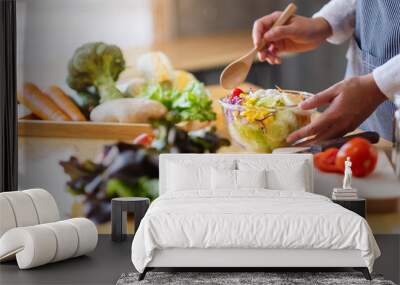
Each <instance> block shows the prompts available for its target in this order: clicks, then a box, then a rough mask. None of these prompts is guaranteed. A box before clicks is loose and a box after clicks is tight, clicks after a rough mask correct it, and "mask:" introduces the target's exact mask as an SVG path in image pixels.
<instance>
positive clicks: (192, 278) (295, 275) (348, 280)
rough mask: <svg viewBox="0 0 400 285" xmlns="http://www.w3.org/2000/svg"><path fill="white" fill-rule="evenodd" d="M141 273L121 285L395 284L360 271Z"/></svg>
mask: <svg viewBox="0 0 400 285" xmlns="http://www.w3.org/2000/svg"><path fill="white" fill-rule="evenodd" d="M138 276H139V274H138V273H126V274H122V275H121V277H120V278H119V279H118V281H117V285H136V284H138V285H146V284H157V285H164V284H169V285H186V284H213V285H236V284H237V285H239V284H240V285H247V284H252V285H253V284H266V285H278V284H279V285H298V284H310V285H311V284H317V285H320V284H321V285H322V284H324V285H358V284H368V285H395V283H393V282H392V281H388V280H384V279H383V277H382V276H380V275H372V277H373V280H372V281H368V280H366V279H365V278H364V276H363V275H362V274H361V273H359V272H148V273H147V274H146V277H145V279H144V280H142V281H138Z"/></svg>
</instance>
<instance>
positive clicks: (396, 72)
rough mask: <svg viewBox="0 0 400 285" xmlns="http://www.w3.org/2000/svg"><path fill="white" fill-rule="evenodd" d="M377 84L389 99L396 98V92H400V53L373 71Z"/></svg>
mask: <svg viewBox="0 0 400 285" xmlns="http://www.w3.org/2000/svg"><path fill="white" fill-rule="evenodd" d="M372 75H373V77H374V79H375V82H376V84H377V85H378V87H379V89H380V90H381V91H382V93H383V94H385V95H386V96H387V97H388V99H389V100H392V101H393V100H394V95H395V94H400V54H398V55H396V56H395V57H393V58H392V59H391V60H389V61H388V62H386V63H385V64H383V65H381V66H379V67H377V68H375V69H374V71H373V72H372Z"/></svg>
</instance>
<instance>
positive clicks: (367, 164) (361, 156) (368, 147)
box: [336, 138, 378, 177]
mask: <svg viewBox="0 0 400 285" xmlns="http://www.w3.org/2000/svg"><path fill="white" fill-rule="evenodd" d="M347 157H350V160H351V163H352V166H351V170H352V172H353V175H354V176H357V177H363V176H367V175H368V174H370V173H371V172H372V171H374V169H375V166H376V162H377V160H378V153H377V151H376V148H375V147H374V146H373V145H372V144H371V143H370V142H369V141H367V140H366V139H363V138H354V139H352V140H351V141H349V142H347V143H346V144H344V145H343V146H342V147H341V148H340V150H339V152H338V154H337V156H336V167H337V168H338V169H340V170H341V172H344V168H345V166H344V162H345V161H346V159H347Z"/></svg>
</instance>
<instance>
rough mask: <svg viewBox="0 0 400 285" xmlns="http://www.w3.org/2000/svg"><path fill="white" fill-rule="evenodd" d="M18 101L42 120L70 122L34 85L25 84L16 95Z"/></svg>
mask: <svg viewBox="0 0 400 285" xmlns="http://www.w3.org/2000/svg"><path fill="white" fill-rule="evenodd" d="M18 100H19V102H20V103H21V104H23V105H24V106H25V107H27V108H29V109H30V110H31V111H32V113H33V114H35V115H36V116H38V117H39V118H40V119H42V120H51V121H71V118H70V117H69V116H68V115H66V114H65V113H64V112H63V111H62V110H61V109H60V108H59V107H58V106H57V105H56V104H55V103H54V102H53V101H52V100H51V99H50V98H49V97H48V96H46V95H45V94H44V93H43V92H42V91H41V90H40V89H39V88H38V87H37V86H36V85H35V84H32V83H25V84H24V88H23V91H22V92H20V93H18Z"/></svg>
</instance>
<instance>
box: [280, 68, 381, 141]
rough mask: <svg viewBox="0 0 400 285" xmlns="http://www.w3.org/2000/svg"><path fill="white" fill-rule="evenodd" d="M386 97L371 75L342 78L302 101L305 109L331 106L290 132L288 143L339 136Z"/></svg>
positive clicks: (353, 126)
mask: <svg viewBox="0 0 400 285" xmlns="http://www.w3.org/2000/svg"><path fill="white" fill-rule="evenodd" d="M386 99H387V97H386V96H385V95H384V94H383V93H382V92H381V91H380V89H379V87H378V86H377V85H376V83H375V80H374V78H373V76H372V74H368V75H364V76H360V77H352V78H350V79H346V80H343V81H341V82H339V83H337V84H335V85H333V86H332V87H330V88H328V89H326V90H324V91H322V92H321V93H319V94H317V95H315V96H313V97H311V98H310V99H308V100H306V101H304V102H303V103H301V105H300V107H301V108H302V109H303V110H310V109H314V108H317V107H320V106H322V105H329V106H328V108H327V109H326V110H325V111H324V112H323V113H322V114H321V115H320V116H319V117H317V118H316V119H315V120H314V121H312V122H311V123H310V124H308V125H307V126H305V127H303V128H301V129H300V130H297V131H295V132H293V133H292V134H290V135H289V136H288V138H287V141H288V142H289V143H293V142H295V141H297V140H299V139H302V138H305V137H309V136H315V138H314V139H313V141H321V140H325V139H330V138H335V137H340V136H343V135H345V134H346V133H348V132H350V131H353V130H355V129H356V128H357V127H358V126H359V125H360V124H361V123H362V122H363V121H364V120H365V119H367V118H368V117H369V115H370V114H372V113H373V112H374V111H375V109H376V108H377V107H378V106H379V105H380V104H381V103H382V102H384V101H385V100H386Z"/></svg>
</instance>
